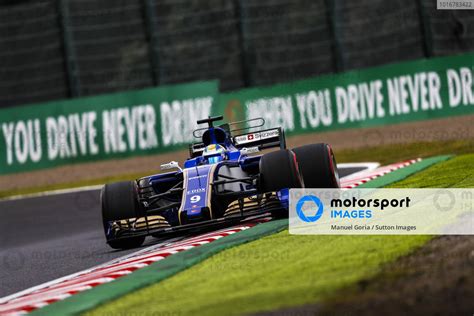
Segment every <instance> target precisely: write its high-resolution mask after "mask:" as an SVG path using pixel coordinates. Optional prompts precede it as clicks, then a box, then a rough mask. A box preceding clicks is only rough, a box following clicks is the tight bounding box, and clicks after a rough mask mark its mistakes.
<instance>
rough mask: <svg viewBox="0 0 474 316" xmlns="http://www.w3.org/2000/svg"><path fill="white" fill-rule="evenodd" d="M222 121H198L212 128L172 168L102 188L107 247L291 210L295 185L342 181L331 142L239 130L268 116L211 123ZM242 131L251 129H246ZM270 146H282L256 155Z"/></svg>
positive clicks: (201, 132) (200, 133) (127, 245)
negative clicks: (297, 143)
mask: <svg viewBox="0 0 474 316" xmlns="http://www.w3.org/2000/svg"><path fill="white" fill-rule="evenodd" d="M222 119H223V117H222V116H217V117H209V118H207V119H203V120H199V121H197V123H198V124H208V126H207V127H205V128H200V129H197V130H195V131H194V133H193V134H194V136H195V137H198V138H199V139H200V141H199V142H196V143H193V144H191V145H190V146H189V154H190V158H189V159H187V160H186V161H185V162H184V166H183V167H180V166H179V164H178V163H177V162H175V161H172V162H169V163H166V164H163V165H161V169H162V170H171V169H175V170H174V171H172V172H166V173H161V174H155V175H151V176H148V177H144V178H141V179H137V180H135V181H125V182H117V183H111V184H106V185H105V186H104V187H103V188H102V191H101V203H102V217H103V224H104V230H105V236H106V239H107V243H108V244H109V246H111V247H112V248H116V249H125V248H133V247H138V246H140V245H141V244H142V243H143V242H144V240H145V237H146V236H148V235H152V236H154V237H163V236H168V235H173V234H185V233H193V232H196V231H203V230H206V229H214V228H217V227H221V226H223V225H232V224H236V223H238V222H240V221H241V220H243V219H245V218H248V217H251V216H268V215H269V214H271V215H272V216H274V217H284V216H288V190H289V189H290V188H302V187H306V188H338V187H340V183H339V176H338V171H337V166H336V161H335V158H334V154H333V152H332V150H331V147H330V146H329V145H328V144H323V143H320V144H310V145H305V146H301V147H297V148H294V149H292V150H289V149H287V148H286V142H285V135H284V131H283V130H282V129H281V128H271V129H266V130H259V131H256V132H249V127H246V128H236V127H237V126H239V125H240V124H247V126H248V125H249V124H251V123H257V124H256V125H255V126H253V127H251V128H260V127H262V126H263V125H264V123H265V121H264V120H263V119H253V120H247V121H240V122H234V123H228V124H222V125H219V126H214V122H216V121H219V120H222ZM251 128H250V129H251ZM244 130H246V131H247V133H243V134H242V131H244ZM239 132H240V133H241V134H238V133H239ZM234 134H237V135H234ZM270 148H278V150H274V151H270V152H267V153H265V154H263V155H261V154H260V155H259V154H258V153H259V152H260V151H262V150H264V149H270Z"/></svg>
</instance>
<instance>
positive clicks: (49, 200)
mask: <svg viewBox="0 0 474 316" xmlns="http://www.w3.org/2000/svg"><path fill="white" fill-rule="evenodd" d="M418 161H420V159H414V160H409V161H404V162H400V163H394V164H391V165H387V166H383V167H379V166H378V164H376V163H355V164H340V165H338V166H339V172H340V176H341V186H342V187H344V188H354V187H356V186H359V185H361V184H363V183H366V182H368V181H371V180H373V179H376V178H379V177H381V176H383V175H385V174H387V173H390V172H392V171H394V170H397V169H400V168H404V167H406V166H408V165H411V164H414V163H416V162H418ZM0 210H1V212H2V218H4V219H5V220H3V221H2V223H1V224H0V225H1V227H0V229H2V236H1V237H0V243H1V244H2V249H1V251H0V260H1V261H0V264H1V265H2V269H0V280H2V281H1V286H0V296H1V297H3V296H4V297H3V298H1V299H0V314H1V315H18V314H24V313H28V312H30V311H33V310H36V309H38V308H41V307H44V306H46V305H49V304H51V303H54V302H56V301H60V300H63V299H65V298H67V297H70V296H72V295H74V294H76V293H79V292H82V291H85V290H88V289H91V288H93V287H96V286H98V285H100V284H104V283H108V282H111V281H113V280H115V279H117V278H120V277H122V276H125V275H128V274H130V273H132V272H133V271H135V270H137V269H140V268H143V267H146V266H149V265H150V264H152V263H153V262H156V261H159V260H162V259H164V258H166V257H168V256H170V255H173V254H175V253H178V252H182V251H185V250H188V249H191V248H194V247H198V246H200V245H203V244H208V243H211V242H213V241H215V240H218V239H220V238H222V237H226V236H229V235H232V234H234V233H237V232H240V231H244V230H247V229H249V228H251V227H253V226H255V225H258V224H259V223H260V222H262V221H268V220H269V219H270V218H263V219H262V218H260V219H258V220H252V219H247V220H245V221H242V222H241V223H240V224H239V225H235V226H232V227H229V228H225V229H221V230H218V231H214V232H210V233H205V234H199V235H194V236H183V237H179V238H173V239H167V240H158V239H154V238H151V237H150V238H148V239H147V242H146V243H145V244H144V246H143V247H141V248H138V249H132V250H124V251H116V250H112V249H110V248H109V247H108V246H107V245H106V243H105V238H104V236H103V228H102V224H101V212H100V206H99V190H98V189H97V188H93V187H92V188H82V189H71V190H67V191H59V192H49V193H42V194H34V195H29V196H17V197H12V198H8V199H4V200H2V201H0ZM51 280H52V281H51ZM6 295H7V296H6Z"/></svg>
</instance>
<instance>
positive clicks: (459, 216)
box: [288, 188, 474, 235]
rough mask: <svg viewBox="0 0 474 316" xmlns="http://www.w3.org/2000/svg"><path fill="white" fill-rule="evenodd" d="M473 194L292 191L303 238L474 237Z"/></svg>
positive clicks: (292, 217)
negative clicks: (370, 236)
mask: <svg viewBox="0 0 474 316" xmlns="http://www.w3.org/2000/svg"><path fill="white" fill-rule="evenodd" d="M473 196H474V188H472V189H439V188H437V189H426V188H423V189H414V188H410V189H401V188H400V189H398V188H390V189H375V188H360V189H357V188H354V189H350V190H344V189H308V188H304V189H290V191H289V196H288V198H289V205H288V206H289V209H288V211H289V220H288V222H289V232H290V234H299V235H310V234H311V235H353V234H356V235H370V234H374V235H375V234H379V235H380V234H382V235H407V234H410V235H411V234H413V235H424V234H427V235H450V234H452V235H474V210H473V207H474V203H473V202H472V201H473V199H472V197H473Z"/></svg>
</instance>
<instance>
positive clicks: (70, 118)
mask: <svg viewBox="0 0 474 316" xmlns="http://www.w3.org/2000/svg"><path fill="white" fill-rule="evenodd" d="M217 96H218V82H217V81H211V82H199V83H192V84H182V85H173V86H163V87H158V88H151V89H145V90H140V91H133V92H125V93H117V94H110V95H101V96H96V97H88V98H78V99H73V100H67V101H58V102H51V103H42V104H33V105H28V106H22V107H14V108H8V109H4V110H0V174H8V173H15V172H20V171H28V170H35V169H42V168H48V167H53V166H58V165H64V164H72V163H77V162H84V161H94V160H103V159H110V158H118V157H127V156H133V155H143V154H154V153H160V152H164V151H168V150H173V149H176V148H178V147H182V146H183V145H184V144H187V143H189V142H190V141H192V130H193V129H194V128H195V127H196V125H195V123H196V120H197V119H198V118H203V117H207V116H209V115H211V114H213V113H212V110H213V103H214V102H215V101H216V98H217ZM214 108H215V107H214Z"/></svg>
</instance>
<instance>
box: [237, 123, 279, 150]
mask: <svg viewBox="0 0 474 316" xmlns="http://www.w3.org/2000/svg"><path fill="white" fill-rule="evenodd" d="M233 143H234V146H235V147H236V148H238V149H242V148H244V147H245V148H249V147H257V148H258V149H259V150H263V149H267V148H273V147H280V149H285V148H286V141H285V132H284V131H283V130H282V128H281V127H278V128H270V129H266V130H263V131H258V132H252V133H246V134H241V135H237V136H234V137H233Z"/></svg>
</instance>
